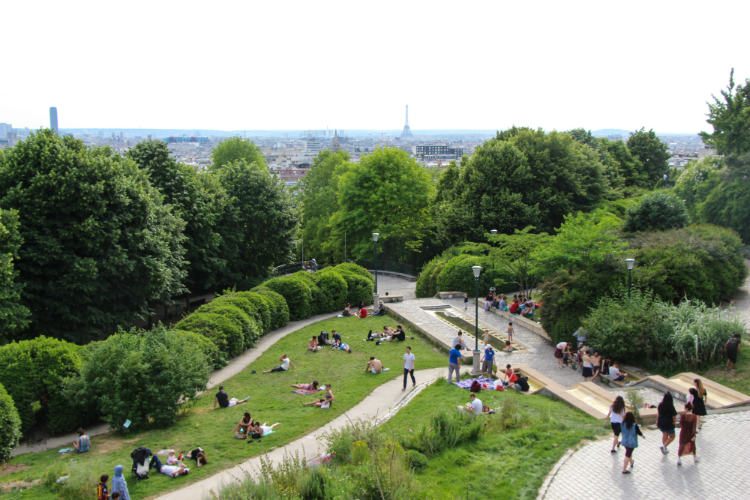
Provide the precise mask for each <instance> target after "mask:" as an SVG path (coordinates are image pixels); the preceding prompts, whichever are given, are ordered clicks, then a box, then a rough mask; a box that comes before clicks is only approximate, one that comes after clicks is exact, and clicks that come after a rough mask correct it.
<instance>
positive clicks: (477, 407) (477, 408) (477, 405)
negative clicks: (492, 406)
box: [459, 392, 482, 417]
mask: <svg viewBox="0 0 750 500" xmlns="http://www.w3.org/2000/svg"><path fill="white" fill-rule="evenodd" d="M459 408H460V406H459ZM463 408H464V410H466V411H468V412H469V413H474V415H476V416H477V417H478V416H479V415H481V414H482V401H481V400H479V398H477V395H476V394H474V393H473V392H472V393H471V404H468V405H466V406H464V407H463Z"/></svg>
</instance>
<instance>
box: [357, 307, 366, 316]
mask: <svg viewBox="0 0 750 500" xmlns="http://www.w3.org/2000/svg"><path fill="white" fill-rule="evenodd" d="M366 317H367V308H366V307H362V308H361V309H360V310H359V318H360V319H364V318H366Z"/></svg>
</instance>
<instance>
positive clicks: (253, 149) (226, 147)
mask: <svg viewBox="0 0 750 500" xmlns="http://www.w3.org/2000/svg"><path fill="white" fill-rule="evenodd" d="M239 160H242V161H244V162H245V163H247V164H248V165H251V164H253V163H256V164H257V165H258V167H259V168H266V166H267V165H266V161H265V160H264V159H263V152H262V151H261V150H260V148H259V147H258V146H256V145H255V144H254V143H253V142H251V141H250V140H249V139H243V138H242V137H230V138H229V139H224V140H223V141H221V142H220V143H219V144H218V145H217V146H216V147H215V148H214V149H213V151H212V152H211V169H212V170H218V169H220V168H221V167H223V166H224V165H228V164H229V163H232V162H235V161H239Z"/></svg>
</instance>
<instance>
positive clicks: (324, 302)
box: [292, 271, 333, 316]
mask: <svg viewBox="0 0 750 500" xmlns="http://www.w3.org/2000/svg"><path fill="white" fill-rule="evenodd" d="M292 276H294V277H297V278H299V279H301V280H303V281H304V282H305V283H307V285H308V286H309V287H310V298H311V300H310V316H315V315H316V314H323V313H326V312H331V311H333V309H332V308H331V307H332V303H331V300H330V298H329V297H328V296H326V294H325V293H323V290H321V289H320V287H319V286H318V284H317V282H316V281H315V279H313V275H312V273H309V272H307V271H297V272H296V273H294V274H293V275H292Z"/></svg>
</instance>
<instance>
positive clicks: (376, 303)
mask: <svg viewBox="0 0 750 500" xmlns="http://www.w3.org/2000/svg"><path fill="white" fill-rule="evenodd" d="M378 236H380V233H372V241H374V242H375V293H374V294H373V295H372V302H373V308H374V309H376V308H378V307H380V296H379V295H378Z"/></svg>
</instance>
